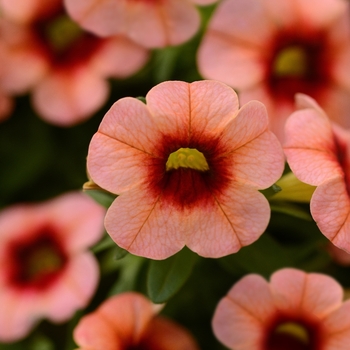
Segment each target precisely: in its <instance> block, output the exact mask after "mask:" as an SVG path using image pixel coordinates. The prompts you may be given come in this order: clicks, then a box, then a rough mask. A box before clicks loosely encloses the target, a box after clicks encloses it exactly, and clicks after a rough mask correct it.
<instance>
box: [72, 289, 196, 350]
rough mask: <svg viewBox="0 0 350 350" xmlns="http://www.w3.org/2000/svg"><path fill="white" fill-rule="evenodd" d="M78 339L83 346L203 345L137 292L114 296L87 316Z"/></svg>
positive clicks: (103, 349)
mask: <svg viewBox="0 0 350 350" xmlns="http://www.w3.org/2000/svg"><path fill="white" fill-rule="evenodd" d="M158 309H159V308H158ZM74 340H75V341H76V343H77V344H78V345H79V346H80V348H79V349H81V350H85V349H86V350H87V349H89V350H128V349H145V350H146V349H149V350H179V349H181V350H198V349H199V348H198V346H197V344H196V342H195V340H194V339H193V338H192V336H191V335H190V334H189V332H188V331H187V330H186V329H184V328H183V327H182V326H180V325H179V324H176V323H175V322H173V321H171V320H169V319H166V318H165V317H162V316H159V315H157V308H156V307H155V306H154V305H153V304H152V303H151V302H150V301H149V300H148V299H146V298H145V297H144V296H143V295H142V294H138V293H135V292H127V293H124V294H119V295H116V296H113V297H111V298H110V299H107V300H106V301H104V303H103V304H102V305H101V306H100V307H99V308H98V309H97V310H96V311H94V312H92V313H91V314H89V315H87V316H84V317H83V318H82V319H81V320H80V322H79V323H78V325H77V326H76V328H75V330H74Z"/></svg>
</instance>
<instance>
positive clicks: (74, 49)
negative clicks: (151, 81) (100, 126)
mask: <svg viewBox="0 0 350 350" xmlns="http://www.w3.org/2000/svg"><path fill="white" fill-rule="evenodd" d="M0 4H1V6H2V11H3V16H2V18H1V19H0V35H1V40H2V41H3V42H4V54H5V55H6V56H7V59H6V61H5V63H6V65H5V67H6V69H5V73H4V75H3V77H2V84H3V86H4V88H5V89H6V91H10V92H12V93H14V94H22V93H26V92H29V91H31V93H32V94H31V97H32V103H33V106H34V108H35V110H36V111H37V112H38V114H39V115H40V116H42V117H43V119H45V120H46V121H48V122H50V123H52V124H55V125H58V126H71V125H74V124H77V123H80V122H82V121H84V120H86V119H87V118H89V117H90V116H91V115H92V114H93V113H94V112H96V111H97V110H98V109H99V108H100V107H101V106H102V105H103V103H104V102H105V101H106V99H107V97H108V93H109V85H108V82H107V81H106V79H107V78H109V77H113V78H125V77H127V76H130V75H131V74H133V73H135V72H136V71H137V70H139V69H140V68H141V67H142V66H143V65H144V64H145V63H146V61H147V59H148V51H147V50H145V49H144V48H143V47H141V46H140V45H137V44H135V43H134V42H132V41H131V40H129V39H127V38H126V37H122V36H114V37H111V38H108V39H102V38H99V37H96V36H94V35H92V34H90V33H88V32H86V31H84V30H83V29H82V28H80V27H79V26H78V25H77V24H76V23H75V22H74V21H73V20H71V19H70V18H69V16H68V15H67V13H66V12H65V9H64V7H63V1H62V0H60V1H54V2H52V1H44V0H31V1H29V0H28V1H27V0H25V1H23V0H16V1H11V2H10V1H6V0H1V3H0Z"/></svg>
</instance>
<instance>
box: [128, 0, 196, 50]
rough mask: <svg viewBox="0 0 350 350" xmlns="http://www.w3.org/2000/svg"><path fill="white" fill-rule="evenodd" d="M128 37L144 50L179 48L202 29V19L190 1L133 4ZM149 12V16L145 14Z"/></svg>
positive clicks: (129, 12) (129, 10) (130, 10)
mask: <svg viewBox="0 0 350 350" xmlns="http://www.w3.org/2000/svg"><path fill="white" fill-rule="evenodd" d="M127 11H128V14H129V16H130V19H129V21H128V29H127V31H128V34H129V35H130V38H131V39H133V40H134V41H135V42H137V43H139V44H141V45H144V46H145V47H149V48H152V47H164V46H169V45H179V44H181V43H183V42H185V41H187V40H189V39H190V38H191V37H192V36H193V35H194V34H195V33H196V32H197V30H198V29H199V25H200V16H199V13H198V11H197V10H196V9H195V8H194V6H193V5H192V4H191V2H189V1H179V0H167V1H163V2H160V3H159V4H154V5H153V4H152V3H150V2H143V1H139V2H134V3H132V4H130V8H129V9H128V10H127ZM146 12H147V16H145V13H146Z"/></svg>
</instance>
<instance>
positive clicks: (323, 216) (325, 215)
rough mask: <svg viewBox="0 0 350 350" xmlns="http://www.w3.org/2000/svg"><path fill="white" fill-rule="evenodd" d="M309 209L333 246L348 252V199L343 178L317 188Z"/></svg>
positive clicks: (349, 201) (349, 242)
mask: <svg viewBox="0 0 350 350" xmlns="http://www.w3.org/2000/svg"><path fill="white" fill-rule="evenodd" d="M310 209H311V214H312V217H313V218H314V220H315V221H316V223H317V226H318V227H319V229H320V231H321V232H322V233H323V234H324V235H325V236H326V237H327V238H328V239H329V240H330V241H332V243H333V244H334V245H336V246H337V247H339V248H342V249H345V250H346V251H348V252H350V250H349V246H350V237H349V229H350V218H349V214H350V199H349V195H348V192H347V189H346V186H345V183H344V180H343V178H340V177H339V178H335V179H332V180H330V181H327V182H325V183H323V184H322V185H321V186H318V187H317V188H316V190H315V192H314V194H313V196H312V198H311V202H310Z"/></svg>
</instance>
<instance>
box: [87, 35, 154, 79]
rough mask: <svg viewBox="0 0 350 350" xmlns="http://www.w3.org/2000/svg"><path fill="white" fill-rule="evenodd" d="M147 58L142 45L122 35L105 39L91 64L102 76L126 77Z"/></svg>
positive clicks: (142, 64)
mask: <svg viewBox="0 0 350 350" xmlns="http://www.w3.org/2000/svg"><path fill="white" fill-rule="evenodd" d="M148 58H149V52H148V50H146V49H145V48H144V47H142V46H140V45H138V44H136V43H134V42H133V41H131V40H129V39H128V38H126V37H123V36H116V37H112V38H110V39H108V40H105V43H104V45H102V46H101V47H100V48H99V50H98V54H96V55H95V56H94V57H93V58H92V62H91V65H92V66H93V68H94V69H96V70H97V71H98V72H100V73H101V74H102V75H103V76H106V77H114V78H126V77H128V76H130V75H132V74H134V73H136V72H137V71H138V70H139V69H141V68H142V67H143V66H144V65H145V63H146V62H147V60H148Z"/></svg>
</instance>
